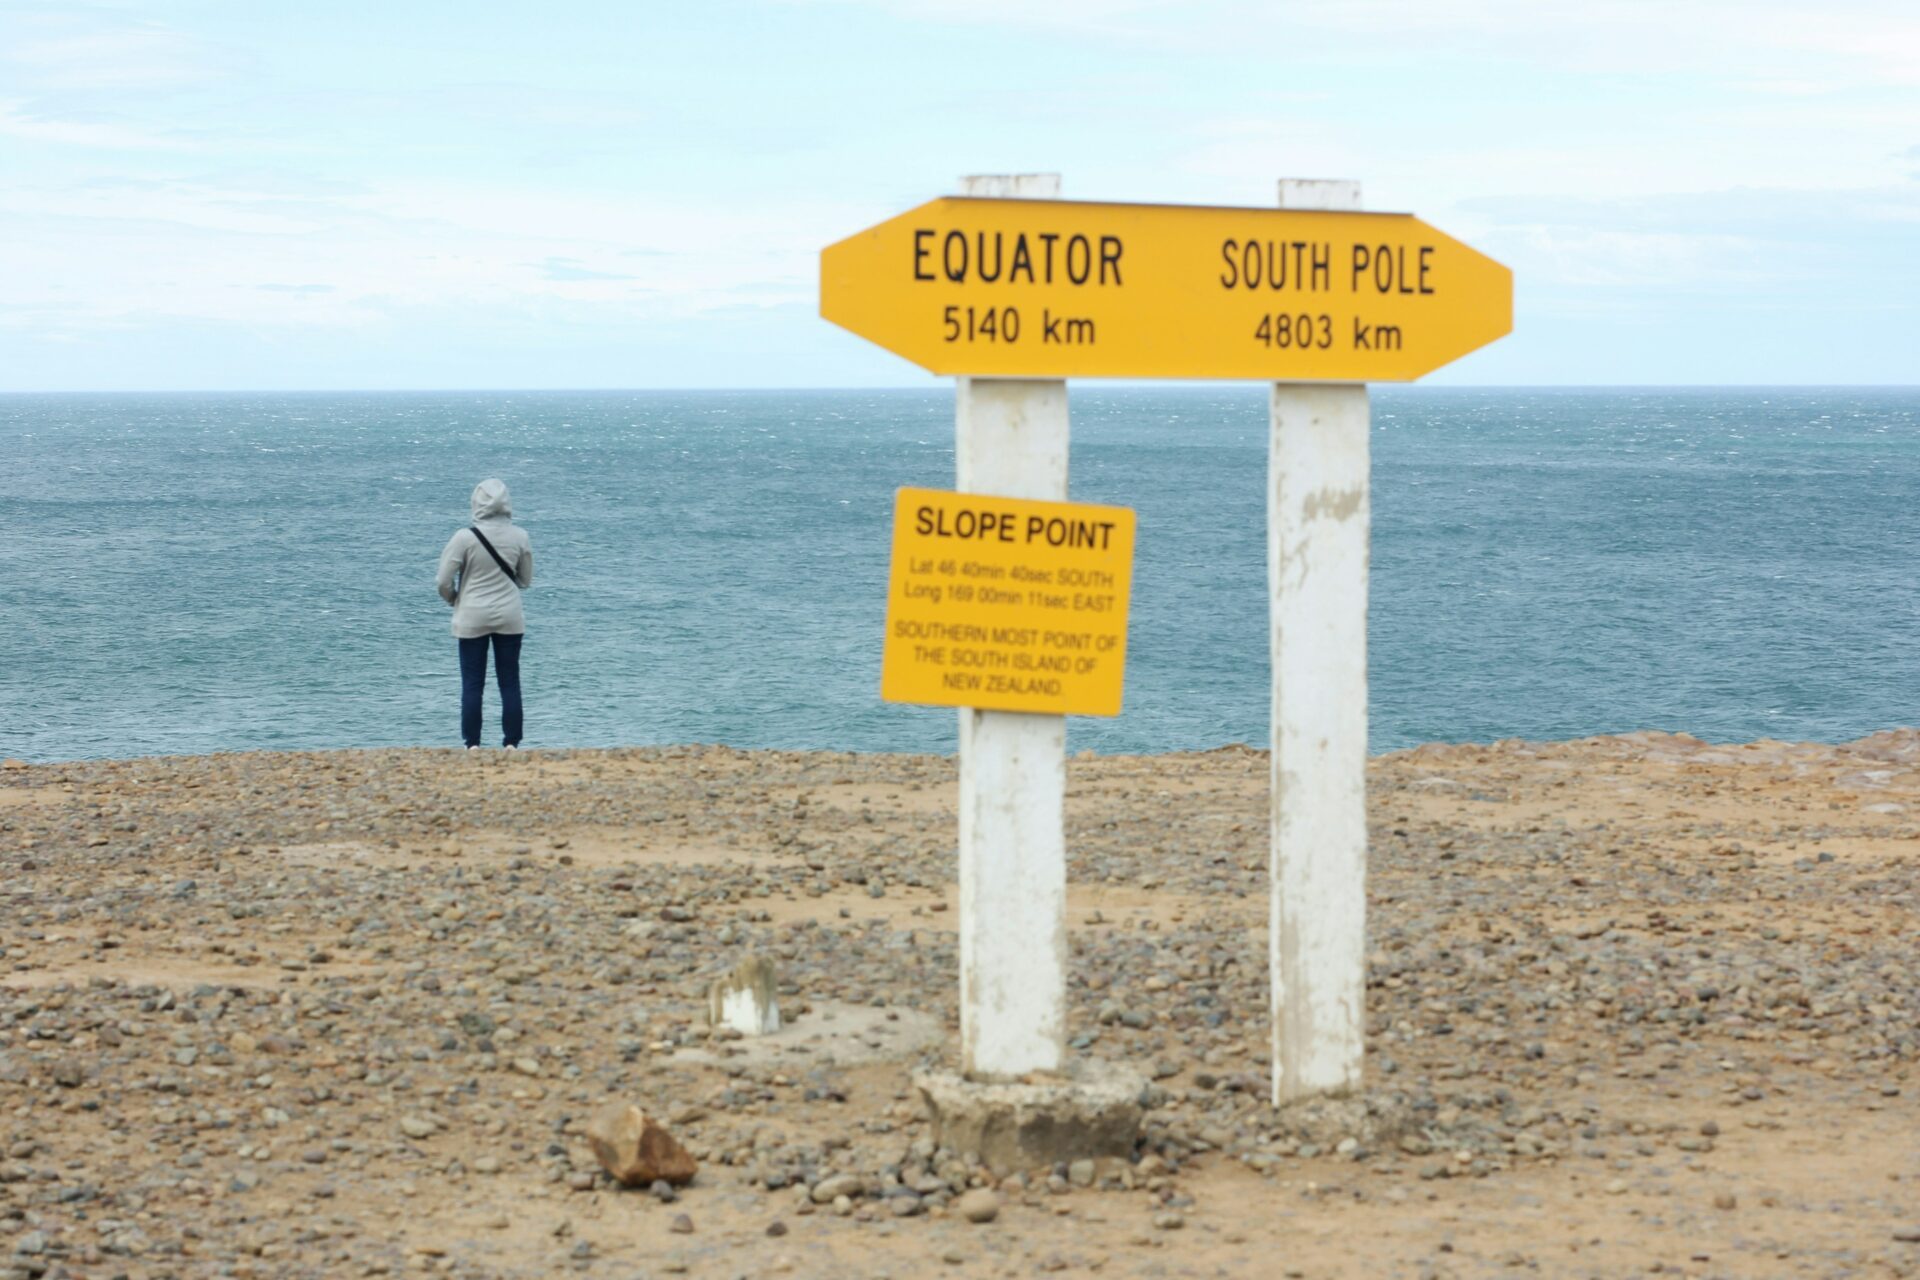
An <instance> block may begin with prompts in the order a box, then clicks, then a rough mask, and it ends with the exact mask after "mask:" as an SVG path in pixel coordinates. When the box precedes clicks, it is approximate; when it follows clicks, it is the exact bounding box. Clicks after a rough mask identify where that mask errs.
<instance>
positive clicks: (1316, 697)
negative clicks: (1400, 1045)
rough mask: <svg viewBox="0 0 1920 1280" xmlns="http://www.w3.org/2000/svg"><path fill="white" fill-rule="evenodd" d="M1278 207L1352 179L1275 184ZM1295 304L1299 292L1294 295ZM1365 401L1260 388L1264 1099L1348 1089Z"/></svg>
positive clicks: (1363, 867) (1324, 194)
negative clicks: (1265, 789) (1267, 629)
mask: <svg viewBox="0 0 1920 1280" xmlns="http://www.w3.org/2000/svg"><path fill="white" fill-rule="evenodd" d="M1280 205H1281V207H1282V208H1290V209H1341V210H1345V209H1358V208H1359V207H1360V184H1359V183H1357V182H1334V181H1323V180H1288V179H1283V180H1282V181H1281V183H1280ZM1303 301H1304V300H1303ZM1368 417H1369V415H1368V410H1367V388H1366V386H1365V384H1359V385H1340V384H1331V383H1329V384H1302V383H1286V382H1277V383H1275V384H1274V385H1273V403H1272V424H1273V436H1272V447H1271V452H1270V453H1269V454H1268V464H1267V584H1268V588H1269V590H1270V591H1271V593H1272V598H1273V811H1272V822H1273V872H1272V877H1273V883H1272V902H1271V910H1270V913H1269V918H1268V936H1269V941H1270V945H1271V948H1272V956H1271V963H1272V982H1273V986H1272V1004H1273V1007H1272V1015H1273V1102H1274V1105H1275V1106H1279V1105H1281V1104H1282V1103H1286V1102H1294V1101H1297V1100H1299V1099H1302V1098H1309V1097H1314V1096H1316V1095H1321V1094H1335V1093H1343V1092H1346V1091H1349V1090H1352V1089H1356V1088H1358V1087H1359V1085H1360V1065H1361V1055H1362V1052H1363V1047H1364V1042H1365V1031H1366V909H1367V889H1366V875H1367V534H1368V525H1369V523H1370V520H1371V508H1370V499H1369V496H1368V465H1369V464H1368V441H1367V431H1368Z"/></svg>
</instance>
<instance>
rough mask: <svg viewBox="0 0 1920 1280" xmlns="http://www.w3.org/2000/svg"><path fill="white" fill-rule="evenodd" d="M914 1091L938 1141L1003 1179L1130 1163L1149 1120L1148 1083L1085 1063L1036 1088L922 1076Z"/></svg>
mask: <svg viewBox="0 0 1920 1280" xmlns="http://www.w3.org/2000/svg"><path fill="white" fill-rule="evenodd" d="M913 1087H914V1088H915V1089H916V1090H918V1091H919V1094H920V1097H921V1100H922V1101H924V1102H925V1103H926V1105H927V1110H928V1112H929V1113H930V1114H931V1115H932V1117H933V1140H934V1141H935V1142H936V1143H937V1144H938V1145H940V1146H942V1147H945V1148H947V1149H948V1150H950V1151H952V1152H954V1153H956V1154H957V1155H961V1156H968V1155H971V1156H975V1157H977V1158H978V1159H979V1161H980V1163H982V1164H984V1165H985V1166H986V1167H987V1168H989V1169H991V1170H993V1171H994V1172H995V1173H996V1174H1002V1175H1005V1174H1010V1173H1025V1172H1027V1171H1029V1170H1033V1169H1041V1168H1046V1169H1051V1168H1052V1167H1053V1166H1054V1165H1056V1164H1060V1163H1062V1162H1066V1163H1072V1162H1073V1161H1075V1160H1097V1159H1100V1158H1102V1157H1119V1158H1122V1159H1125V1158H1129V1157H1131V1156H1132V1155H1133V1150H1134V1146H1135V1144H1136V1143H1138V1141H1139V1139H1140V1122H1141V1119H1142V1117H1143V1116H1144V1114H1145V1110H1146V1109H1145V1107H1144V1106H1143V1105H1142V1104H1141V1095H1142V1094H1144V1093H1145V1092H1146V1089H1147V1079H1146V1077H1145V1076H1142V1075H1138V1074H1135V1073H1133V1072H1130V1071H1127V1070H1125V1069H1123V1068H1121V1067H1117V1066H1114V1065H1112V1064H1108V1063H1100V1062H1083V1063H1080V1064H1078V1065H1076V1066H1075V1067H1074V1068H1073V1069H1072V1070H1071V1071H1070V1072H1068V1073H1067V1074H1065V1075H1062V1076H1060V1077H1058V1078H1054V1079H1046V1080H1041V1081H1039V1082H1037V1083H1024V1082H1014V1083H1000V1084H986V1083H982V1082H980V1081H976V1080H969V1079H967V1078H966V1077H965V1076H963V1075H961V1074H960V1073H959V1072H957V1071H922V1072H918V1073H916V1074H915V1075H914V1077H913Z"/></svg>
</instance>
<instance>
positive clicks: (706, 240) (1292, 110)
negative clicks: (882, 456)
mask: <svg viewBox="0 0 1920 1280" xmlns="http://www.w3.org/2000/svg"><path fill="white" fill-rule="evenodd" d="M1020 170H1057V171H1059V172H1061V173H1063V174H1064V181H1065V190H1064V194H1066V195H1067V196H1069V197H1077V198H1084V199H1113V200H1164V201H1179V202H1196V203H1218V204H1269V203H1271V201H1272V200H1273V191H1274V179H1275V178H1277V177H1280V176H1307V177H1351V178H1358V179H1360V180H1362V182H1363V183H1364V184H1365V193H1366V199H1367V203H1368V205H1369V206H1370V207H1373V208H1382V209H1404V210H1409V211H1412V212H1414V213H1418V214H1420V215H1421V216H1422V217H1424V218H1426V219H1427V220H1428V221H1430V222H1432V223H1434V224H1435V225H1437V226H1439V227H1441V228H1442V229H1444V230H1446V231H1448V232H1450V233H1452V234H1454V235H1456V236H1458V237H1459V238H1461V239H1464V240H1466V241H1467V242H1469V243H1471V244H1473V245H1475V246H1476V247H1478V248H1480V249H1481V250H1483V251H1484V252H1487V253H1489V254H1491V255H1493V256H1494V257H1497V258H1499V259H1501V260H1502V261H1504V262H1506V263H1507V264H1508V265H1510V266H1511V267H1512V268H1513V269H1514V274H1515V278H1516V288H1517V298H1516V332H1515V334H1514V335H1513V336H1512V337H1510V338H1507V339H1506V340H1504V341H1502V342H1501V343H1498V344H1496V345H1495V346H1493V347H1491V348H1488V349H1486V350H1484V351H1482V352H1480V353H1478V354H1476V355H1473V356H1470V357H1468V358H1467V359H1466V360H1463V361H1461V362H1460V363H1458V364H1456V365H1454V366H1452V367H1451V368H1449V369H1447V370H1443V371H1442V372H1441V373H1439V374H1436V375H1434V377H1433V378H1432V379H1430V380H1431V381H1436V382H1450V383H1477V384H1499V383H1585V384H1598V383H1852V382H1878V383H1888V382H1895V383H1913V382H1920V304H1917V303H1916V301H1915V299H1916V295H1917V294H1920V4H1916V3H1915V2H1914V0H1826V2H1824V3H1820V4H1817V5H1816V4H1814V3H1812V0H1807V2H1805V3H1793V4H1787V3H1777V2H1775V0H1696V2H1689V0H1660V2H1658V3H1644V2H1642V0H1588V2H1586V3H1581V4H1578V5H1575V4H1559V3H1552V2H1548V0H1301V2H1300V3H1287V2H1286V0H1268V2H1267V3H1248V2H1243V0H1219V2H1211V0H1193V2H1189V3H1150V2H1146V0H1110V2H1101V0H1062V2H1061V3H1052V4H1049V3H1045V2H1044V0H782V2H778V3H748V2H745V0H740V2H729V0H716V2H705V3H684V2H683V3H671V4H665V3H651V2H649V3H632V2H629V3H592V2H588V0H574V2H572V3H565V4H556V5H547V6H534V5H530V4H524V3H516V4H492V3H485V2H484V0H473V2H469V3H464V4H452V3H408V2H407V0H398V2H396V0H387V2H386V3H380V4H374V3H363V2H361V0H327V3H318V4H291V3H262V2H261V0H177V2H175V3H152V4H141V3H132V2H128V3H97V4H86V3H74V2H69V0H62V2H61V3H57V4H34V3H10V2H8V0H0V390H107V389H116V390H117V389H176V388H178V389H186V388H389V387H392V388H401V387H436V388H437V387H686V386H714V387H717V386H882V385H932V384H933V382H934V380H933V379H932V378H931V376H930V375H926V374H923V373H921V372H920V371H919V370H917V369H915V368H913V367H912V366H910V365H908V364H906V363H905V362H904V361H901V360H898V359H897V358H895V357H893V356H890V355H888V354H886V353H884V352H881V351H879V350H878V349H876V348H873V347H870V346H868V345H867V344H866V343H864V342H862V341H861V340H860V339H858V338H855V337H853V336H852V335H850V334H847V333H844V332H841V331H840V330H837V329H835V328H833V327H832V326H829V325H827V324H826V323H825V322H824V321H821V320H820V319H818V317H817V316H816V314H815V284H814V281H815V271H816V262H817V257H816V255H817V253H818V251H819V249H820V248H821V247H822V246H824V245H826V244H827V243H829V242H831V241H833V240H836V239H838V238H840V237H841V236H844V235H847V234H849V233H851V232H853V231H856V230H858V229H860V228H861V227H863V226H866V225H868V224H870V223H873V222H877V221H880V220H882V219H884V218H887V217H889V216H891V215H893V214H895V213H898V212H900V211H901V210H904V209H906V208H908V207H910V206H912V205H914V204H917V203H919V202H920V201H922V200H925V199H928V198H930V197H932V196H935V195H940V194H943V193H945V192H948V191H950V190H952V189H953V186H954V181H955V179H956V178H957V177H958V175H960V174H963V173H973V172H1002V171H1020Z"/></svg>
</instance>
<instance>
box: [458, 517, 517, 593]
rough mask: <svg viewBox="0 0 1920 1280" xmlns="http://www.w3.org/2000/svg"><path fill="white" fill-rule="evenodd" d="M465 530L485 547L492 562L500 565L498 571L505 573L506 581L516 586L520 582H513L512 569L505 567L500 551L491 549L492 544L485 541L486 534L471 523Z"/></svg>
mask: <svg viewBox="0 0 1920 1280" xmlns="http://www.w3.org/2000/svg"><path fill="white" fill-rule="evenodd" d="M467 532H468V533H470V534H472V535H473V536H474V537H476V538H478V539H480V545H481V546H483V547H485V548H486V549H487V554H488V555H490V556H492V557H493V562H494V563H495V564H497V565H499V566H500V572H502V573H504V574H506V575H507V581H508V582H513V585H514V586H516V587H517V586H519V585H520V584H519V583H518V582H514V578H513V570H511V569H509V568H507V562H506V561H505V560H502V559H501V558H500V553H499V552H498V551H495V550H494V549H493V544H492V543H491V542H488V541H487V535H486V534H484V533H482V532H480V530H478V529H476V528H475V527H474V526H472V525H468V526H467Z"/></svg>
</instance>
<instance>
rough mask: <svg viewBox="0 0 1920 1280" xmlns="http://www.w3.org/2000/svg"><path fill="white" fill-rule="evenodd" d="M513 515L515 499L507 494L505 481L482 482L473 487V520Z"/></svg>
mask: <svg viewBox="0 0 1920 1280" xmlns="http://www.w3.org/2000/svg"><path fill="white" fill-rule="evenodd" d="M512 514H513V499H512V497H510V496H509V495H508V493H507V486H506V482H505V481H502V480H482V481H481V482H480V483H479V484H477V485H475V486H473V518H474V519H475V520H485V519H487V518H488V517H489V516H511V515H512Z"/></svg>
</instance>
